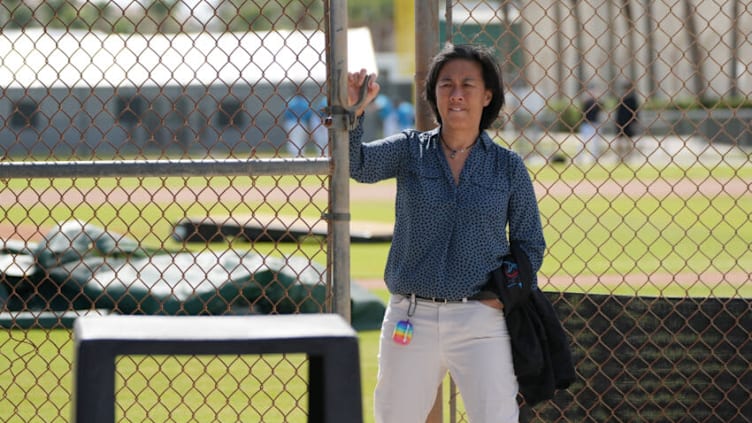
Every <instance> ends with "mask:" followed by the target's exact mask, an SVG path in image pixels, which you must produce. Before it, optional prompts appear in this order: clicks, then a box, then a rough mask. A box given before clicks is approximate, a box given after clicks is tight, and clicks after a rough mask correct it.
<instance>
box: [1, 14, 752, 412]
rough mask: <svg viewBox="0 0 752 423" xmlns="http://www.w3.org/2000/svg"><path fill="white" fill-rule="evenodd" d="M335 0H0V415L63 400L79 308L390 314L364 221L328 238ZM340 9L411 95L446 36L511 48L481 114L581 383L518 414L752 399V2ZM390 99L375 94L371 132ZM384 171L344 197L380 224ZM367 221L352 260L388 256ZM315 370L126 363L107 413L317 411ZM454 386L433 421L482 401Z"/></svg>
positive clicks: (333, 220) (332, 194)
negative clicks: (515, 184)
mask: <svg viewBox="0 0 752 423" xmlns="http://www.w3.org/2000/svg"><path fill="white" fill-rule="evenodd" d="M331 3H336V5H335V6H336V10H335V7H334V6H331V5H330V4H331ZM346 3H347V2H321V1H289V0H279V1H250V0H249V1H217V2H205V1H181V2H163V1H154V2H135V1H119V0H109V1H104V2H99V3H96V2H83V1H59V2H41V1H21V0H16V1H3V2H2V4H0V57H1V58H2V61H1V62H0V85H1V86H2V92H1V93H0V119H1V121H0V147H1V148H2V152H3V155H4V159H3V161H2V162H0V177H2V184H1V185H0V197H1V198H2V202H0V213H2V215H0V239H2V240H3V251H2V255H0V257H1V258H2V261H0V270H1V271H2V280H0V305H1V306H2V312H1V313H0V317H1V319H0V320H1V321H2V325H3V327H4V328H5V329H4V331H3V332H2V335H1V337H0V350H2V352H3V353H2V355H1V356H0V369H2V370H0V391H2V396H0V421H8V422H15V421H67V420H68V418H69V416H70V397H71V395H72V388H71V386H72V385H71V366H72V364H73V363H72V361H73V358H72V339H71V332H70V330H69V328H70V326H71V323H72V321H73V319H75V317H77V316H80V315H82V314H88V313H97V314H111V313H117V314H168V315H198V314H204V315H207V314H208V315H223V314H257V313H264V314H268V313H306V312H332V311H337V312H340V313H343V314H346V315H347V314H350V313H352V316H348V317H350V318H351V321H352V322H353V324H354V325H355V326H356V327H361V328H369V329H373V328H374V324H373V322H372V321H371V320H368V319H367V318H365V317H363V320H360V319H361V318H362V316H365V315H367V313H362V314H361V313H359V310H356V306H357V305H358V304H360V303H361V302H359V301H356V298H355V296H356V293H355V292H353V293H352V296H353V298H350V296H351V292H350V287H349V278H350V267H349V263H350V250H349V242H350V240H351V239H353V236H355V235H356V234H355V233H353V234H350V233H349V232H348V231H345V232H342V231H339V232H338V231H337V228H338V227H340V226H338V225H342V224H344V225H345V227H348V220H347V219H346V218H345V216H346V215H349V208H348V206H347V205H346V203H347V202H348V200H349V194H348V188H347V187H346V186H345V185H343V182H342V175H341V174H340V175H337V174H336V172H337V171H338V169H339V168H340V167H338V166H336V164H337V163H338V160H339V157H341V156H340V155H339V153H341V151H339V150H340V149H338V148H336V147H337V146H338V145H340V144H338V143H343V142H344V137H345V135H346V128H345V127H344V126H342V125H337V122H336V119H335V125H334V126H333V127H331V129H330V130H329V131H326V130H325V128H324V126H323V125H322V116H325V113H323V112H322V111H323V110H326V108H327V98H328V97H330V96H331V95H332V92H333V91H332V83H333V82H334V81H333V80H331V79H330V78H331V75H332V74H333V72H332V66H333V64H332V62H333V60H331V59H332V58H334V57H336V55H337V54H342V52H341V50H342V49H343V46H342V45H337V39H336V37H335V36H334V35H333V33H332V32H327V28H329V27H331V26H332V25H334V26H335V27H336V25H337V24H341V23H342V22H341V21H338V20H337V19H338V17H341V16H342V13H343V12H342V10H340V9H342V8H343V7H344V6H346ZM350 3H352V5H351V9H350V13H351V14H352V16H353V17H354V18H355V19H353V20H352V21H351V22H350V28H351V29H349V30H348V31H347V40H348V45H349V46H350V48H346V47H344V49H346V50H347V56H348V58H349V65H350V67H351V68H356V69H357V68H360V67H367V68H369V69H376V68H378V70H379V73H380V84H381V85H382V92H383V93H384V94H386V95H387V96H388V97H391V98H390V100H392V101H394V103H395V104H399V103H410V102H413V103H415V104H416V106H418V107H417V108H416V110H417V114H418V115H420V113H421V107H420V104H421V101H420V99H419V98H416V97H414V95H413V93H414V89H413V85H418V86H420V83H421V81H420V80H419V78H418V80H417V81H415V82H416V84H414V83H413V78H414V76H415V75H418V76H420V75H421V74H422V73H421V72H422V71H423V69H422V68H421V64H422V63H425V62H426V60H427V59H429V58H430V54H427V53H426V52H435V51H436V49H437V48H438V44H439V43H443V42H444V41H446V40H449V39H451V40H453V41H454V42H473V43H481V44H486V45H489V46H490V47H493V48H494V51H496V52H497V53H498V55H499V59H500V60H502V63H504V77H505V82H506V87H507V97H506V98H507V106H506V107H505V109H504V110H505V113H504V116H502V118H501V119H499V122H498V125H497V126H496V127H495V128H494V129H493V132H492V135H493V136H494V137H495V139H496V140H497V142H499V143H500V144H502V145H506V146H508V147H509V148H511V149H514V150H515V151H517V152H519V153H520V154H521V155H522V156H523V157H524V158H525V161H526V163H527V164H528V166H529V169H530V172H531V175H532V177H533V180H534V183H535V186H536V191H537V193H538V196H539V200H540V207H541V212H542V217H543V223H544V227H545V231H546V239H547V242H548V251H547V255H546V258H545V260H544V266H543V268H542V270H541V277H540V279H541V286H542V288H543V289H544V291H546V292H547V293H548V294H549V295H550V296H551V299H552V301H553V302H554V304H555V305H556V308H557V311H558V312H559V313H560V317H561V319H562V321H563V323H564V325H565V328H566V330H567V331H568V334H569V335H570V339H571V342H572V346H573V352H574V355H575V359H576V363H575V364H576V368H577V371H578V376H579V378H578V380H577V382H576V383H575V384H574V385H573V386H572V387H571V388H570V389H569V390H567V391H566V392H559V393H557V396H556V398H555V400H554V401H552V402H550V403H548V404H546V405H544V406H541V407H536V408H535V409H529V408H523V413H522V416H523V419H525V420H529V421H721V420H725V421H745V419H747V418H749V417H748V416H750V415H752V401H751V400H750V399H749V398H750V396H751V395H750V394H752V373H751V372H750V370H749V369H750V367H751V366H750V361H751V360H752V358H751V357H752V342H750V340H749V338H750V337H749V333H750V329H751V328H752V321H751V320H752V318H750V307H751V306H750V298H752V291H750V288H749V285H748V284H747V283H746V282H748V281H749V280H750V274H751V273H752V269H751V268H750V265H749V263H752V251H751V250H750V245H752V222H750V218H749V216H750V215H752V190H751V189H750V183H749V182H748V181H750V180H752V174H751V173H752V171H750V169H752V167H750V166H749V164H750V163H749V162H750V150H752V125H751V124H750V122H752V103H750V99H749V98H750V93H751V92H752V67H751V66H752V64H751V63H750V58H752V43H751V42H750V34H752V26H751V25H750V23H752V16H751V15H752V4H751V3H750V2H743V1H729V2H715V1H711V0H683V1H679V2H664V1H659V2H651V1H612V0H590V1H571V2H567V1H554V0H536V1H533V2H519V1H490V0H486V1H455V2H452V1H447V2H436V3H431V2H420V1H419V2H410V1H404V2H403V1H394V2H392V1H381V2H378V1H375V2H365V3H369V4H370V5H369V4H366V5H364V3H361V2H350ZM426 5H429V6H430V7H429V8H428V10H432V11H435V12H436V13H433V12H431V14H432V15H435V16H433V17H430V16H420V15H419V14H420V13H422V11H424V10H425V9H424V8H425V7H426ZM369 7H370V8H371V9H369ZM353 8H354V9H353ZM345 9H346V8H345ZM364 10H365V12H364ZM416 10H417V11H418V12H417V13H418V15H417V16H416ZM357 16H365V17H366V18H361V21H358V18H357ZM406 16H407V17H410V18H411V19H407V21H405V17H406ZM397 23H399V24H397ZM431 31H437V32H438V33H436V34H433V33H432V32H431ZM374 34H376V36H373V35H374ZM432 37H433V38H432ZM405 39H407V40H408V41H410V42H405ZM412 41H414V42H412ZM434 41H438V42H436V43H434ZM413 47H414V50H412V48H413ZM338 51H339V53H337V52H338ZM409 64H412V65H409ZM335 85H336V84H335ZM335 91H336V90H335ZM336 100H337V99H336V98H335V101H332V102H329V103H336ZM390 103H391V102H390ZM378 107H380V108H378ZM386 109H387V107H386V104H385V103H380V104H379V105H376V106H374V108H373V109H372V110H369V113H368V115H367V116H368V117H367V120H366V131H367V134H366V137H370V138H376V137H378V136H380V134H381V133H382V127H385V126H386V124H387V123H388V122H387V121H389V120H390V119H392V117H390V116H389V114H388V113H387V110H386ZM418 117H419V119H418V125H421V124H425V122H423V121H421V119H420V116H418ZM335 118H336V116H335ZM342 145H343V144H342ZM344 157H345V158H346V155H345V156H344ZM339 170H341V169H339ZM344 179H345V180H346V179H347V177H346V175H345V177H344ZM344 184H346V181H345V182H344ZM343 186H344V188H343ZM384 188H385V187H383V186H380V187H360V186H359V187H358V188H357V192H356V193H355V195H354V197H353V203H354V204H355V203H359V202H360V203H363V202H365V204H367V205H366V206H365V207H361V208H358V207H357V206H356V207H354V210H353V216H354V217H355V218H358V217H359V215H363V216H366V217H368V218H373V216H372V215H371V214H369V213H368V212H364V211H363V209H372V208H374V207H376V206H375V205H374V204H379V205H380V204H383V203H389V202H390V201H391V196H392V195H393V191H392V190H391V189H389V187H388V186H387V187H386V189H384ZM343 201H344V202H345V205H344V206H343V204H342V202H343ZM367 201H374V203H373V204H371V203H367ZM385 223H387V224H388V223H389V222H388V219H386V222H385ZM350 228H355V225H354V223H353V224H352V225H351V226H350ZM353 232H355V231H353ZM343 233H344V235H345V236H346V237H347V241H346V242H344V243H340V241H339V240H340V239H341V237H342V234H343ZM351 235H352V236H351ZM368 241H369V243H368V244H364V245H365V246H362V247H361V246H359V247H358V248H356V249H354V250H353V253H352V262H353V263H366V262H372V261H374V260H373V258H374V257H379V254H381V253H379V251H383V250H384V249H385V245H386V244H385V243H384V242H373V241H374V240H373V239H369V240H368ZM343 257H344V259H343ZM362 257H366V258H365V259H363V258H362ZM343 262H346V263H343ZM376 267H377V268H378V267H380V266H378V265H377V266H376ZM382 267H383V266H382ZM341 272H344V273H345V277H344V278H343V277H342V276H341ZM369 272H370V273H369ZM380 272H381V269H378V270H376V271H368V270H364V269H359V268H353V269H352V274H353V275H359V276H360V277H362V278H363V279H379V278H380V277H381V276H380V275H381V273H380ZM345 280H346V281H347V283H343V281H345ZM377 286H378V285H377ZM353 289H355V288H354V287H353ZM357 295H362V297H361V299H362V303H368V302H370V301H371V297H370V296H369V293H368V292H358V293H357ZM345 302H347V303H348V307H345V306H344V303H345ZM350 304H352V306H349V305H350ZM366 305H368V304H366ZM364 307H365V306H364ZM366 308H367V307H366ZM366 317H367V316H366ZM377 326H378V322H377V323H376V327H377ZM375 357H376V351H375V350H374V351H365V352H364V353H363V354H362V356H361V360H363V361H367V362H373V361H375V359H376V358H375ZM305 368H306V362H305V358H304V357H298V356H294V355H284V356H267V355H265V356H260V357H245V356H243V357H235V356H233V357H227V356H220V357H182V356H177V357H128V358H123V359H121V360H120V361H119V363H118V391H117V399H118V403H117V407H118V408H117V411H118V418H119V419H122V420H127V421H160V422H162V421H204V420H212V421H219V420H221V421H265V422H271V421H302V420H304V419H305V410H306V407H305V404H304V403H305V401H307V398H306V395H305V384H306V380H305V379H306V377H305V375H306V374H307V372H306V370H305ZM365 368H371V367H365ZM368 380H369V376H368V375H364V381H366V383H368ZM369 388H372V387H369V386H364V390H363V392H364V403H368V402H370V395H371V393H370V391H369ZM445 391H446V390H445ZM448 391H449V393H450V395H449V398H448V399H447V401H442V402H443V403H445V405H446V406H445V407H444V411H443V414H444V420H445V421H466V417H465V415H464V413H463V412H462V404H461V400H460V399H459V398H458V397H457V396H456V395H455V394H454V392H453V389H449V390H448ZM445 393H446V392H445ZM366 409H368V407H366ZM369 419H370V416H368V415H366V416H365V421H369Z"/></svg>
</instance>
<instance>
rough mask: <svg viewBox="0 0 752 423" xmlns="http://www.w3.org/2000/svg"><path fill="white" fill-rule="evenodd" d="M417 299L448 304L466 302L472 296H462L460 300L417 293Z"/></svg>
mask: <svg viewBox="0 0 752 423" xmlns="http://www.w3.org/2000/svg"><path fill="white" fill-rule="evenodd" d="M406 297H410V295H406ZM415 299H416V300H421V301H430V302H432V303H440V304H448V303H466V302H467V301H468V300H469V299H471V298H469V297H465V298H460V299H459V300H449V299H446V298H436V297H421V296H420V295H416V296H415Z"/></svg>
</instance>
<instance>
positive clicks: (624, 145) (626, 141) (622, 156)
mask: <svg viewBox="0 0 752 423" xmlns="http://www.w3.org/2000/svg"><path fill="white" fill-rule="evenodd" d="M638 108H639V102H638V100H637V93H636V92H635V86H634V84H633V83H631V82H624V83H623V84H622V87H621V96H620V97H619V103H618V104H617V105H616V120H615V121H616V122H615V123H616V139H615V140H614V142H615V143H616V145H615V146H614V148H615V150H616V154H617V155H618V156H619V160H620V161H622V162H623V161H625V160H627V159H628V158H629V157H630V156H631V155H632V153H634V150H635V140H634V137H635V136H636V135H637V128H638V125H639V121H638V116H639V114H638Z"/></svg>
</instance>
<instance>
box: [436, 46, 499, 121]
mask: <svg viewBox="0 0 752 423" xmlns="http://www.w3.org/2000/svg"><path fill="white" fill-rule="evenodd" d="M492 96H493V94H492V93H491V90H488V89H486V85H485V83H484V81H483V70H482V68H481V66H480V64H479V63H477V62H474V61H471V60H466V59H454V60H451V61H449V62H447V63H446V64H444V66H443V67H442V68H441V70H440V71H439V77H438V78H437V82H436V107H437V109H438V111H439V116H441V123H442V125H443V126H444V127H445V128H446V129H452V130H471V131H476V132H477V131H478V129H479V127H480V120H481V117H482V116H483V108H484V107H486V106H487V105H488V103H490V102H491V98H492Z"/></svg>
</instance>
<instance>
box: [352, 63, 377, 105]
mask: <svg viewBox="0 0 752 423" xmlns="http://www.w3.org/2000/svg"><path fill="white" fill-rule="evenodd" d="M365 83H368V89H367V90H366V91H365V101H363V103H362V104H361V105H360V107H359V108H358V110H356V111H355V116H360V115H362V114H363V112H364V111H365V109H366V106H368V105H369V104H371V102H372V101H373V99H374V98H376V96H377V95H378V94H379V90H380V89H381V86H380V85H379V83H378V82H376V74H375V73H372V74H370V75H369V74H368V71H366V70H365V69H361V70H360V72H350V73H348V74H347V98H348V102H349V105H350V106H352V105H355V104H356V103H358V100H360V92H361V87H362V86H363V84H365Z"/></svg>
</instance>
